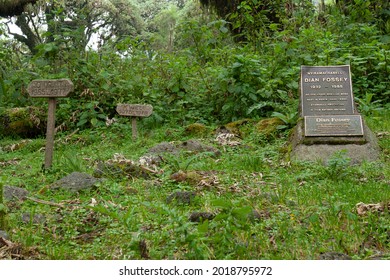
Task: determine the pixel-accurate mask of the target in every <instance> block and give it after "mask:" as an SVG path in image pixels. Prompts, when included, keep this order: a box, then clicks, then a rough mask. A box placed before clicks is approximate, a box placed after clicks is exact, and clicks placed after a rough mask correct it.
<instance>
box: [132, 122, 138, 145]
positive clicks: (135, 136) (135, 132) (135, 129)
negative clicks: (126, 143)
mask: <svg viewBox="0 0 390 280" xmlns="http://www.w3.org/2000/svg"><path fill="white" fill-rule="evenodd" d="M131 132H132V135H133V140H135V139H137V138H138V131H137V117H131Z"/></svg>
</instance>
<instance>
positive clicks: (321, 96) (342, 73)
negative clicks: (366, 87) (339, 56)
mask: <svg viewBox="0 0 390 280" xmlns="http://www.w3.org/2000/svg"><path fill="white" fill-rule="evenodd" d="M353 102H354V101H353V94H352V82H351V74H350V67H349V65H340V66H301V104H302V115H303V116H318V115H353V114H355V112H354V103H353Z"/></svg>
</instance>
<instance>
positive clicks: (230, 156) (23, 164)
mask: <svg viewBox="0 0 390 280" xmlns="http://www.w3.org/2000/svg"><path fill="white" fill-rule="evenodd" d="M389 115H390V113H389V112H382V113H381V115H379V116H375V117H369V118H367V122H368V124H369V126H370V127H371V128H372V129H373V130H374V131H375V132H377V133H380V132H388V131H390V121H389V119H390V118H389ZM139 130H140V137H139V139H138V140H137V141H133V140H132V138H131V133H125V132H123V130H119V129H117V128H115V127H113V128H112V127H110V128H106V129H97V130H90V131H82V132H80V133H78V134H74V135H72V136H71V137H70V138H67V135H66V134H63V135H61V134H60V135H57V136H56V139H57V142H56V147H55V154H54V164H53V168H52V169H51V170H49V171H43V170H42V163H43V160H44V151H43V149H42V148H43V147H44V140H43V139H35V140H31V141H29V142H28V143H26V144H24V145H23V146H22V147H20V148H19V149H16V150H14V151H11V150H9V149H8V148H7V147H9V146H10V145H13V144H15V143H18V142H21V140H13V139H3V140H0V147H1V150H0V164H1V165H2V167H1V175H0V176H1V177H2V180H3V183H4V184H5V185H11V186H17V187H22V188H25V189H27V190H28V191H29V192H30V196H31V197H34V198H37V199H41V200H44V201H50V202H53V203H57V204H59V203H62V204H64V205H65V206H64V207H56V206H52V205H46V204H43V203H37V202H36V201H33V200H29V199H27V200H25V201H24V202H10V203H8V204H7V207H8V215H7V225H8V232H9V235H10V239H11V240H12V242H14V243H17V244H20V246H22V247H23V248H24V251H23V252H24V256H23V258H33V259H148V258H150V259H319V258H320V256H321V254H322V253H327V252H338V253H343V254H346V255H349V256H350V257H351V258H353V259H370V258H375V257H377V256H381V257H382V258H384V259H389V258H390V246H389V242H390V219H389V213H388V212H387V211H385V212H384V213H382V214H377V213H368V214H366V215H364V216H359V215H358V214H357V212H356V208H355V205H356V204H357V203H359V202H364V203H387V202H389V201H390V183H389V182H390V168H389V167H390V164H389V162H390V158H389V155H390V140H389V136H388V135H387V136H386V135H384V136H382V137H380V138H379V141H380V145H381V147H382V158H381V160H380V161H378V162H375V163H368V162H365V163H363V164H361V165H359V166H350V165H349V164H348V161H347V160H346V159H345V158H343V155H342V154H340V155H335V158H334V161H333V163H332V164H330V165H329V166H323V165H322V164H320V163H316V162H315V163H304V162H297V163H290V162H285V161H284V157H283V154H282V151H283V147H284V145H285V143H286V141H287V138H286V137H283V136H281V137H275V138H272V139H269V138H268V139H260V140H259V139H257V138H256V137H255V136H256V135H255V134H253V135H249V136H247V137H246V138H245V139H243V143H242V145H241V146H238V147H220V146H218V145H217V144H216V143H215V142H214V141H213V138H214V136H213V135H209V136H208V137H205V138H203V139H202V141H203V142H204V143H208V144H212V145H214V146H215V147H218V148H219V149H220V150H221V151H222V154H221V156H219V157H213V156H211V155H209V154H207V153H205V154H201V155H181V156H178V157H177V158H172V157H171V158H168V160H167V161H166V162H163V164H162V166H161V167H160V168H161V169H162V170H163V172H161V173H159V174H156V175H155V176H154V177H153V178H152V179H150V180H145V179H142V178H129V177H125V176H111V177H107V178H106V179H105V180H103V181H101V182H100V183H99V184H98V186H97V188H95V189H91V190H87V191H82V192H80V193H76V194H75V193H69V192H66V191H62V190H53V189H50V187H49V186H50V184H52V183H53V182H54V181H56V180H58V179H60V178H62V177H64V176H66V175H68V174H70V173H71V172H73V171H79V172H87V173H89V174H93V171H94V166H95V164H96V162H97V161H106V160H108V159H111V158H112V157H113V155H114V154H115V153H121V154H123V155H124V156H125V157H126V158H129V159H132V160H137V159H138V158H139V157H140V156H142V155H143V154H145V153H146V151H147V149H148V148H150V147H152V146H154V145H156V144H158V143H160V142H163V141H184V140H187V139H188V137H187V136H184V135H185V134H184V129H183V128H181V127H160V128H154V129H148V128H147V127H142V128H140V129H139ZM128 131H129V132H130V131H131V129H130V127H129V128H128ZM179 169H181V170H182V171H186V172H191V171H197V172H200V171H203V172H206V171H208V173H207V172H206V173H204V174H206V175H204V177H203V181H202V182H199V181H198V182H197V183H194V182H190V181H188V182H187V181H181V182H175V181H173V180H172V179H171V177H170V176H171V175H172V174H173V173H174V172H176V171H178V170H179ZM211 171H212V172H211ZM175 192H194V193H196V196H195V198H194V199H191V201H190V203H187V202H183V201H182V202H180V201H179V200H177V201H176V200H173V201H172V202H170V203H168V202H167V197H168V196H169V195H171V194H173V193H175ZM193 212H205V213H212V214H213V215H214V218H213V219H211V220H208V219H205V220H200V221H199V222H191V221H190V220H189V216H190V214H191V213H193ZM26 213H29V215H30V220H29V221H27V222H26V221H24V222H23V221H22V219H21V216H22V215H23V214H26ZM35 214H42V215H44V216H45V218H46V221H45V222H43V223H38V224H37V223H35V222H34V221H33V217H34V215H35Z"/></svg>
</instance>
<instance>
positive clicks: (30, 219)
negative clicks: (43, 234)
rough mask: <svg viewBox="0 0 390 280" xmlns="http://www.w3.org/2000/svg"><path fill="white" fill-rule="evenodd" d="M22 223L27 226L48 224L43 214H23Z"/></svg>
mask: <svg viewBox="0 0 390 280" xmlns="http://www.w3.org/2000/svg"><path fill="white" fill-rule="evenodd" d="M22 222H23V223H25V224H29V223H32V224H36V225H38V224H43V223H45V222H46V217H45V216H44V215H42V214H34V215H32V214H31V213H23V214H22Z"/></svg>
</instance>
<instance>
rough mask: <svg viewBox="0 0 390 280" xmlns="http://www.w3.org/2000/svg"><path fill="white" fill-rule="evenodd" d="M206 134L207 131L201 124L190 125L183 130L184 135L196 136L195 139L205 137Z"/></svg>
mask: <svg viewBox="0 0 390 280" xmlns="http://www.w3.org/2000/svg"><path fill="white" fill-rule="evenodd" d="M208 132H209V129H208V128H207V127H206V126H205V125H204V124H201V123H193V124H190V125H188V126H187V127H186V128H185V130H184V133H185V135H189V136H197V137H201V136H205V135H207V133H208Z"/></svg>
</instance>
